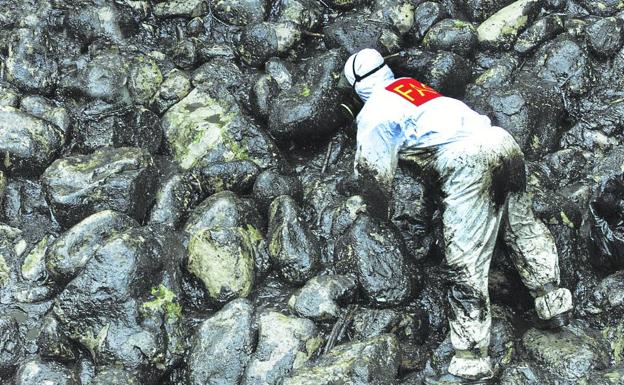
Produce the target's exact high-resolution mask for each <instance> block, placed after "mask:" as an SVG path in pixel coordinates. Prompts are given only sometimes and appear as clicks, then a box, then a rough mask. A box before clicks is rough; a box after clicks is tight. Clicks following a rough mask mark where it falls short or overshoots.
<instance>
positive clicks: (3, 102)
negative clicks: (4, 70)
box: [0, 81, 20, 108]
mask: <svg viewBox="0 0 624 385" xmlns="http://www.w3.org/2000/svg"><path fill="white" fill-rule="evenodd" d="M19 95H20V94H19V91H18V90H17V89H16V88H15V87H13V86H12V85H11V84H10V83H8V82H5V81H1V82H0V106H3V107H4V106H6V107H15V108H17V107H18V106H19V103H20V97H19Z"/></svg>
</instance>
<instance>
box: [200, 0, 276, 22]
mask: <svg viewBox="0 0 624 385" xmlns="http://www.w3.org/2000/svg"><path fill="white" fill-rule="evenodd" d="M212 12H214V14H215V15H216V16H217V17H218V18H219V19H221V20H223V21H224V22H226V23H228V24H233V25H238V26H246V25H249V24H253V23H257V22H261V21H263V20H264V17H265V15H266V13H267V4H266V2H265V1H262V0H217V1H215V2H214V4H213V5H212Z"/></svg>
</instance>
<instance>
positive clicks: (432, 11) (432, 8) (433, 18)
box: [413, 1, 446, 40]
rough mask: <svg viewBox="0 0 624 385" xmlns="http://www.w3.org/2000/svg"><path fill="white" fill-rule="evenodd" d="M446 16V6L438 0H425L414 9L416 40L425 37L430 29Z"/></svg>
mask: <svg viewBox="0 0 624 385" xmlns="http://www.w3.org/2000/svg"><path fill="white" fill-rule="evenodd" d="M445 16H446V11H445V10H444V8H443V7H442V6H441V5H440V4H439V3H436V2H433V1H425V2H423V3H421V4H420V5H418V7H416V10H415V11H414V29H413V35H414V38H415V39H416V40H420V39H422V38H423V37H425V34H426V33H427V32H428V31H429V29H430V28H431V27H432V26H433V25H434V24H436V23H437V22H438V21H441V20H442V19H444V17H445Z"/></svg>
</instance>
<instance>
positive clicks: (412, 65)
mask: <svg viewBox="0 0 624 385" xmlns="http://www.w3.org/2000/svg"><path fill="white" fill-rule="evenodd" d="M391 66H392V69H393V71H394V74H395V77H401V76H408V77H413V78H416V79H418V80H420V81H422V82H423V83H425V84H427V85H428V86H430V87H432V88H434V89H436V90H437V91H439V92H440V93H442V94H444V95H446V96H450V97H456V98H462V97H463V95H464V92H465V89H466V84H468V83H469V82H470V81H472V73H471V65H470V62H469V61H468V60H467V59H466V58H464V57H462V56H459V55H457V54H455V53H452V52H447V51H439V52H435V53H432V52H427V51H421V50H419V49H415V48H413V49H408V50H406V51H404V52H401V54H400V55H399V57H397V58H395V59H393V60H392V62H391Z"/></svg>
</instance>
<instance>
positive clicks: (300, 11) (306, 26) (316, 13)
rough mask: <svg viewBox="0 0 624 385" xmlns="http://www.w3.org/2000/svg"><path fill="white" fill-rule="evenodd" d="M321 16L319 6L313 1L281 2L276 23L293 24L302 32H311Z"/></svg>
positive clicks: (293, 0) (317, 24)
mask: <svg viewBox="0 0 624 385" xmlns="http://www.w3.org/2000/svg"><path fill="white" fill-rule="evenodd" d="M322 14H323V9H322V8H321V5H320V4H319V3H317V2H315V1H312V0H282V1H281V2H280V8H279V14H278V16H277V20H276V21H279V22H291V23H295V24H298V25H300V26H301V28H302V29H303V30H306V31H313V30H315V29H316V28H317V27H318V26H319V24H320V22H321V16H322Z"/></svg>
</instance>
